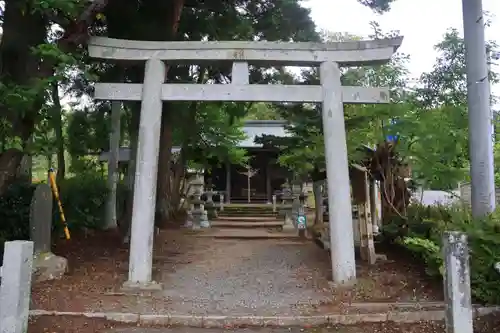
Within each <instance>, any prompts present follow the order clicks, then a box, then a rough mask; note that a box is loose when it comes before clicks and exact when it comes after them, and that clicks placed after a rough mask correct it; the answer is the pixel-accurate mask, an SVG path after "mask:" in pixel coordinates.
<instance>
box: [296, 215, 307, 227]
mask: <svg viewBox="0 0 500 333" xmlns="http://www.w3.org/2000/svg"><path fill="white" fill-rule="evenodd" d="M306 226H307V220H306V217H305V215H299V216H297V229H299V230H301V229H305V228H306Z"/></svg>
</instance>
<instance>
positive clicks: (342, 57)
mask: <svg viewBox="0 0 500 333" xmlns="http://www.w3.org/2000/svg"><path fill="white" fill-rule="evenodd" d="M402 42H403V37H395V38H388V39H377V40H366V41H347V42H335V43H309V42H301V43H287V42H259V41H257V42H242V41H220V42H219V41H217V42H212V41H210V42H192V41H187V42H157V41H135V40H125V39H114V38H107V37H92V38H91V39H90V41H89V43H88V49H89V54H90V56H91V57H93V58H101V59H115V60H144V61H145V60H148V59H160V60H164V61H166V62H168V63H187V64H199V63H201V62H207V61H209V62H217V61H246V62H248V63H251V64H261V65H270V66H279V65H288V66H318V65H319V64H320V63H322V62H326V61H334V62H337V63H338V64H339V65H341V66H360V65H373V64H380V63H386V62H388V61H389V60H390V58H391V57H392V55H393V54H394V53H395V52H396V51H397V49H398V48H399V46H400V45H401V43H402Z"/></svg>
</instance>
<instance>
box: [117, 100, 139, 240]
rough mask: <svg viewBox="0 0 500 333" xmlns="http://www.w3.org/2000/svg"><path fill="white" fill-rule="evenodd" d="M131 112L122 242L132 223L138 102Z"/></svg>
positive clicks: (122, 217)
mask: <svg viewBox="0 0 500 333" xmlns="http://www.w3.org/2000/svg"><path fill="white" fill-rule="evenodd" d="M130 110H131V112H132V117H131V120H130V127H129V129H128V130H129V139H130V159H129V161H128V170H127V178H126V181H125V182H126V185H127V194H126V197H125V202H124V204H123V209H124V211H123V213H122V214H121V215H122V216H121V217H120V225H119V228H120V231H121V233H122V235H125V237H124V240H123V242H124V243H128V242H129V240H130V226H131V224H132V210H133V206H134V183H135V166H136V162H137V161H136V160H137V139H138V133H139V121H140V118H141V105H140V104H139V103H133V104H132V105H131V106H130Z"/></svg>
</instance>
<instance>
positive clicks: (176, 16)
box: [156, 0, 184, 224]
mask: <svg viewBox="0 0 500 333" xmlns="http://www.w3.org/2000/svg"><path fill="white" fill-rule="evenodd" d="M183 7H184V0H175V1H174V2H173V7H172V8H173V10H172V12H171V17H170V18H169V19H170V20H169V21H168V22H171V24H170V29H169V36H167V40H173V39H174V38H175V35H176V34H177V30H178V29H179V22H180V19H181V14H182V9H183ZM168 70H169V67H167V69H166V71H167V73H168ZM167 73H165V77H167ZM171 112H172V110H171V104H170V103H163V114H162V119H161V137H160V153H159V155H160V156H159V158H158V181H157V188H158V189H157V194H156V198H157V199H156V212H157V215H158V218H159V223H160V224H162V221H165V220H168V218H169V217H170V216H169V215H170V213H171V211H172V207H171V204H170V202H169V200H170V195H171V186H170V185H171V184H170V175H171V165H170V161H171V159H172V145H173V142H172V129H173V127H172V115H171Z"/></svg>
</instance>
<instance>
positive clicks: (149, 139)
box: [88, 37, 402, 289]
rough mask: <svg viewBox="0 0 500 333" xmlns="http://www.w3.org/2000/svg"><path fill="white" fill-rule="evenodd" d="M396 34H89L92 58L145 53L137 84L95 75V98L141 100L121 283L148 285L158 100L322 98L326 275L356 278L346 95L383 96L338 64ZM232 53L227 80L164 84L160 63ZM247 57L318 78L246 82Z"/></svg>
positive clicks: (388, 45) (366, 54)
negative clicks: (355, 83) (220, 37)
mask: <svg viewBox="0 0 500 333" xmlns="http://www.w3.org/2000/svg"><path fill="white" fill-rule="evenodd" d="M401 43H402V37H398V38H392V39H381V40H373V41H349V42H339V43H287V42H239V41H227V42H153V41H133V40H120V39H112V38H104V37H93V38H91V40H90V42H89V46H88V47H89V54H90V56H91V57H93V58H100V59H111V60H129V61H145V62H146V67H145V73H144V83H143V84H131V83H96V84H95V96H94V97H95V98H96V99H98V100H112V101H142V106H141V116H140V126H139V138H138V148H137V149H138V150H137V162H136V163H137V166H136V178H135V184H134V186H135V187H134V201H133V213H132V227H131V241H130V259H129V261H130V262H129V274H128V281H127V282H126V283H125V285H124V287H126V288H146V289H151V288H152V289H154V288H161V286H160V285H159V284H157V283H155V282H154V281H152V258H153V235H154V217H155V204H156V180H157V172H158V153H159V146H160V124H161V116H162V101H237V102H250V101H254V102H299V103H305V102H307V103H322V106H323V128H324V137H325V156H326V165H327V167H326V169H327V178H328V179H327V181H328V192H329V193H328V206H329V214H330V215H329V218H330V222H329V223H330V240H331V259H332V273H333V281H334V282H335V283H338V284H344V283H350V282H353V281H354V280H355V278H356V266H355V258H354V240H353V228H352V213H351V194H350V183H349V168H348V159H347V144H346V130H345V124H344V109H343V104H345V103H348V104H349V103H359V104H366V103H388V102H389V90H388V89H387V88H371V87H348V86H341V82H340V78H341V72H340V69H339V66H361V65H374V64H381V63H386V62H388V61H389V60H390V58H391V56H392V55H393V54H394V52H395V51H396V50H397V48H398V47H399V46H400V45H401ZM221 61H231V62H232V63H233V67H232V82H231V84H168V83H167V84H166V83H165V63H168V64H179V63H182V64H200V63H206V62H221ZM249 64H256V65H261V66H268V67H271V66H311V67H312V66H319V68H320V82H321V85H309V86H305V85H266V84H249V69H248V65H249Z"/></svg>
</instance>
